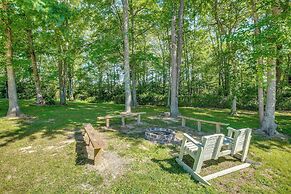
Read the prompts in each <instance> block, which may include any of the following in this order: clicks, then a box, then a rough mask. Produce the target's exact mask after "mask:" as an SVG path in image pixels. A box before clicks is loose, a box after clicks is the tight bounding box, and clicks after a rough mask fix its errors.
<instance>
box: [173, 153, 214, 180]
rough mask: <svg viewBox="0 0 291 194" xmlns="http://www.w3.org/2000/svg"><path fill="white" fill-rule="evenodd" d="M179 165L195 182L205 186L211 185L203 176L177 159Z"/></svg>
mask: <svg viewBox="0 0 291 194" xmlns="http://www.w3.org/2000/svg"><path fill="white" fill-rule="evenodd" d="M176 161H177V163H178V164H179V165H180V166H182V167H183V169H184V170H185V171H187V172H188V173H189V174H190V175H191V176H192V177H193V178H194V179H195V180H197V181H198V182H200V183H203V184H205V185H210V183H209V182H207V180H205V179H204V178H203V177H202V176H200V175H199V174H198V173H196V172H194V171H193V170H192V169H191V168H190V167H189V166H187V164H185V163H184V162H183V161H182V160H180V159H179V158H176Z"/></svg>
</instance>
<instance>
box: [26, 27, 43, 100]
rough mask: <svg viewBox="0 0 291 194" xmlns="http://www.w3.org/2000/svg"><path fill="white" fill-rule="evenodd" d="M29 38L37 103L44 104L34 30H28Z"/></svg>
mask: <svg viewBox="0 0 291 194" xmlns="http://www.w3.org/2000/svg"><path fill="white" fill-rule="evenodd" d="M27 40H28V48H29V54H30V59H31V65H32V72H33V79H34V85H35V91H36V104H38V105H44V104H45V101H44V99H43V96H42V92H41V84H40V79H39V74H38V67H37V61H36V56H35V51H34V46H33V37H32V30H31V29H28V30H27Z"/></svg>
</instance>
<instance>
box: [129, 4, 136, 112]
mask: <svg viewBox="0 0 291 194" xmlns="http://www.w3.org/2000/svg"><path fill="white" fill-rule="evenodd" d="M130 5H131V7H130V13H131V20H130V21H131V56H132V58H131V79H132V80H131V85H132V106H133V107H137V106H138V102H137V96H136V86H137V85H136V67H135V66H136V63H135V59H134V46H135V38H134V36H135V35H134V11H133V7H132V6H133V5H132V1H131V3H130Z"/></svg>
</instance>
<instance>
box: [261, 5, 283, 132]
mask: <svg viewBox="0 0 291 194" xmlns="http://www.w3.org/2000/svg"><path fill="white" fill-rule="evenodd" d="M276 3H277V4H278V2H276ZM272 12H273V16H277V15H279V14H280V9H279V7H278V6H275V7H273V10H272ZM274 25H276V24H274ZM274 51H275V52H276V51H277V45H274ZM276 54H277V55H276V57H277V58H278V57H279V55H278V53H276ZM276 63H277V61H276V58H275V59H274V58H273V59H270V63H268V64H271V66H270V67H268V71H267V82H268V88H267V101H266V108H265V114H264V119H263V123H262V128H261V129H262V130H263V131H264V132H265V133H266V134H267V135H269V136H273V135H275V134H277V133H278V132H277V130H276V129H277V124H276V123H275V108H276Z"/></svg>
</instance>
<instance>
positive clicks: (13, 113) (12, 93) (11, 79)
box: [3, 3, 21, 117]
mask: <svg viewBox="0 0 291 194" xmlns="http://www.w3.org/2000/svg"><path fill="white" fill-rule="evenodd" d="M3 9H4V11H5V12H6V13H7V18H6V21H5V23H6V26H5V35H6V71H7V85H8V100H9V108H8V111H7V116H8V117H18V116H21V112H20V108H19V106H18V100H17V91H16V83H15V74H14V69H13V62H12V61H13V49H12V32H11V27H10V25H11V22H10V19H9V13H8V11H9V10H8V5H7V4H6V3H3Z"/></svg>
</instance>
